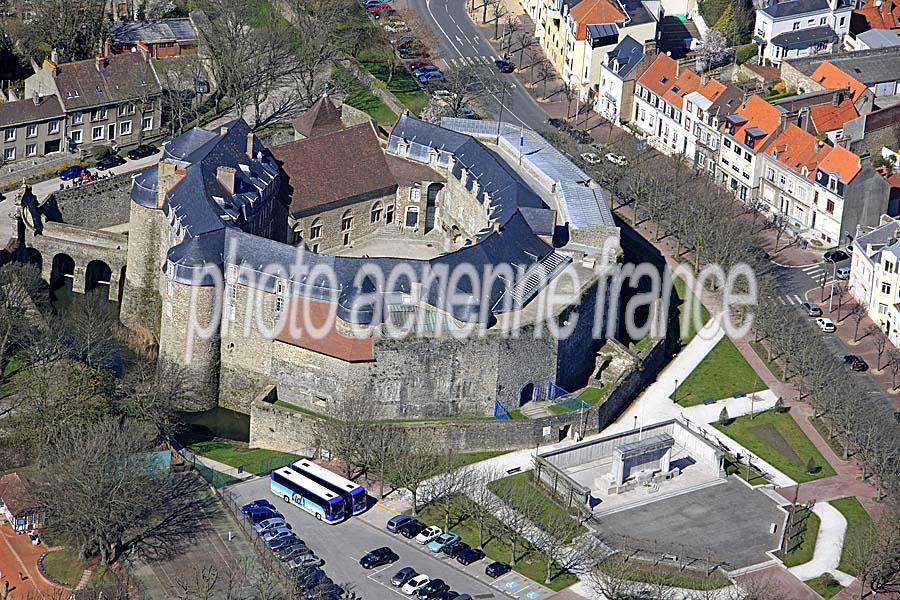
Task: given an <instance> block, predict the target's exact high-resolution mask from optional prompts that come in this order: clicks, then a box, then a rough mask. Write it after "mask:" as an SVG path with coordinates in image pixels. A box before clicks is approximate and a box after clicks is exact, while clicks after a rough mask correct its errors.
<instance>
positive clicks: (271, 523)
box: [256, 517, 293, 533]
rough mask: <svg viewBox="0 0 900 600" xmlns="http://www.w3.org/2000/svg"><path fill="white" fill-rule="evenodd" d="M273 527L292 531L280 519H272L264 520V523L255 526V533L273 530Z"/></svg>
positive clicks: (289, 526) (289, 525) (287, 524)
mask: <svg viewBox="0 0 900 600" xmlns="http://www.w3.org/2000/svg"><path fill="white" fill-rule="evenodd" d="M275 527H287V528H288V529H293V528H292V527H291V524H290V523H287V522H286V521H285V520H284V519H282V518H281V517H272V518H271V519H266V520H265V521H260V522H259V523H257V524H256V533H262V532H264V531H267V530H269V529H274V528H275Z"/></svg>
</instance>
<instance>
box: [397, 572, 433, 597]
mask: <svg viewBox="0 0 900 600" xmlns="http://www.w3.org/2000/svg"><path fill="white" fill-rule="evenodd" d="M429 581H431V577H429V576H428V575H416V576H415V577H413V578H412V579H410V580H409V581H407V582H406V583H404V584H403V587H401V588H400V591H401V592H403V593H404V594H406V595H407V596H412V595H413V594H415V593H416V592H418V591H419V588H420V587H422V586H424V585H427V584H428V582H429Z"/></svg>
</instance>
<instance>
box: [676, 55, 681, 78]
mask: <svg viewBox="0 0 900 600" xmlns="http://www.w3.org/2000/svg"><path fill="white" fill-rule="evenodd" d="M679 75H681V61H680V60H678V59H677V58H676V59H675V78H676V79H677V78H678V76H679Z"/></svg>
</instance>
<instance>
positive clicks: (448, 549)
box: [441, 542, 471, 558]
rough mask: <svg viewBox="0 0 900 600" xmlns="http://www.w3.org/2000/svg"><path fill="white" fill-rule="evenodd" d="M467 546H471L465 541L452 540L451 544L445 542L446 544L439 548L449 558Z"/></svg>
mask: <svg viewBox="0 0 900 600" xmlns="http://www.w3.org/2000/svg"><path fill="white" fill-rule="evenodd" d="M469 548H471V546H470V545H468V544H467V543H465V542H453V543H452V544H447V545H446V546H444V547H443V548H441V552H443V553H444V554H446V555H447V556H449V557H450V558H456V557H457V556H459V555H460V554H461V553H463V552H465V551H466V550H468V549H469Z"/></svg>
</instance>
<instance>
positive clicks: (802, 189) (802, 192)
mask: <svg viewBox="0 0 900 600" xmlns="http://www.w3.org/2000/svg"><path fill="white" fill-rule="evenodd" d="M797 194H798V195H799V197H800V199H801V200H806V188H805V187H802V186H799V185H798V186H797Z"/></svg>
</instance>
